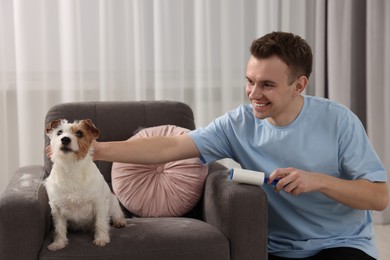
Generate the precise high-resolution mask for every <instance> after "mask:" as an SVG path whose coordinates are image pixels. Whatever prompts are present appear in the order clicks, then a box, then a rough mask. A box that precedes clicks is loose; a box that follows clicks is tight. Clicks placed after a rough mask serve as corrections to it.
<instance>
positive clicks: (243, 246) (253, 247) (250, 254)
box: [204, 167, 268, 260]
mask: <svg viewBox="0 0 390 260" xmlns="http://www.w3.org/2000/svg"><path fill="white" fill-rule="evenodd" d="M204 220H205V221H206V222H208V223H210V224H211V225H213V226H215V227H217V228H219V229H220V230H221V231H222V232H223V233H224V234H225V235H226V236H227V238H228V239H229V241H230V250H231V251H230V255H231V259H233V260H238V259H239V260H245V259H248V260H250V259H267V258H268V205H267V196H266V194H265V192H264V190H263V189H261V188H259V187H257V186H253V185H245V184H236V183H232V182H231V181H230V180H229V171H228V169H226V168H225V169H223V168H222V169H221V168H220V167H219V168H216V169H213V168H211V169H210V171H209V175H208V177H207V179H206V185H205V194H204Z"/></svg>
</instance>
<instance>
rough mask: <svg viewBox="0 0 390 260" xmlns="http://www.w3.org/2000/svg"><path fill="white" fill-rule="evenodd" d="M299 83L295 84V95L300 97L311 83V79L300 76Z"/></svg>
mask: <svg viewBox="0 0 390 260" xmlns="http://www.w3.org/2000/svg"><path fill="white" fill-rule="evenodd" d="M296 81H297V83H296V84H295V92H294V93H295V94H296V95H300V94H301V93H302V92H303V91H304V90H305V89H306V86H307V84H308V83H309V79H308V78H307V77H306V76H300V77H299V78H297V79H296Z"/></svg>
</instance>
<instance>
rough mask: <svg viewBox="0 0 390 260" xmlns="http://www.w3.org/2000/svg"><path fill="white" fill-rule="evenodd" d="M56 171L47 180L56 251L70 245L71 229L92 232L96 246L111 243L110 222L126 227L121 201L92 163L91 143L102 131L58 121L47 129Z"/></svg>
mask: <svg viewBox="0 0 390 260" xmlns="http://www.w3.org/2000/svg"><path fill="white" fill-rule="evenodd" d="M46 134H47V136H48V137H49V138H50V147H51V152H52V153H51V160H52V162H53V167H52V170H51V173H50V175H49V177H48V178H47V179H46V180H45V187H46V190H47V194H48V197H49V204H50V207H51V214H52V216H53V221H54V228H55V230H54V242H53V243H52V244H50V245H49V246H48V249H49V250H51V251H55V250H58V249H61V248H64V247H65V246H66V245H67V244H68V238H67V228H68V226H69V227H70V228H72V229H75V230H93V231H94V240H93V244H94V245H96V246H104V245H106V244H107V243H109V242H110V236H109V230H110V219H111V220H112V224H113V226H114V227H117V228H120V227H124V226H125V225H126V221H125V219H124V215H123V212H122V210H121V208H120V205H119V202H118V199H117V198H116V196H115V195H114V194H113V193H112V192H111V190H110V188H109V186H108V184H107V182H106V181H105V180H104V177H103V175H102V174H101V173H100V171H99V169H98V168H97V167H96V165H95V163H94V162H93V160H92V156H91V154H92V148H91V143H92V141H93V140H95V139H97V138H98V137H99V130H98V129H97V128H96V127H95V126H94V125H93V123H92V122H91V120H89V119H86V120H80V121H76V122H74V123H68V121H66V120H55V121H53V122H51V123H50V124H48V125H47V128H46Z"/></svg>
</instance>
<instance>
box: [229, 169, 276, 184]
mask: <svg viewBox="0 0 390 260" xmlns="http://www.w3.org/2000/svg"><path fill="white" fill-rule="evenodd" d="M230 180H231V181H234V182H237V183H246V184H252V185H257V186H263V185H264V183H267V181H268V178H267V177H265V174H264V172H258V171H250V170H245V169H239V168H232V169H230ZM278 181H279V179H275V180H274V181H273V182H272V183H271V185H276V183H278Z"/></svg>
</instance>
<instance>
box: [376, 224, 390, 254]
mask: <svg viewBox="0 0 390 260" xmlns="http://www.w3.org/2000/svg"><path fill="white" fill-rule="evenodd" d="M374 230H375V235H376V243H377V246H378V251H379V258H378V260H389V259H390V243H389V242H390V225H374Z"/></svg>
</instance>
